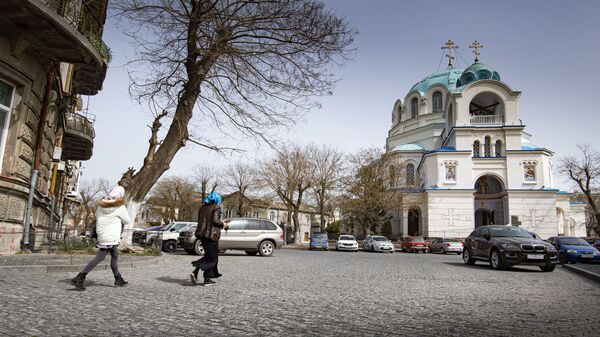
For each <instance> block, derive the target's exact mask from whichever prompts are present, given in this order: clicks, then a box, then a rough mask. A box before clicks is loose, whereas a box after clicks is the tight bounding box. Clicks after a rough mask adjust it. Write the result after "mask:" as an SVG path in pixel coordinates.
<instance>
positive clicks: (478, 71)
mask: <svg viewBox="0 0 600 337" xmlns="http://www.w3.org/2000/svg"><path fill="white" fill-rule="evenodd" d="M479 80H496V81H500V74H498V72H497V71H495V70H494V69H492V67H490V66H488V65H487V64H483V63H479V62H475V63H473V64H471V65H470V66H469V67H467V69H465V70H464V71H463V73H462V74H461V75H460V78H459V79H458V81H457V82H456V87H457V88H458V87H462V86H465V85H467V84H470V83H472V82H475V81H479Z"/></svg>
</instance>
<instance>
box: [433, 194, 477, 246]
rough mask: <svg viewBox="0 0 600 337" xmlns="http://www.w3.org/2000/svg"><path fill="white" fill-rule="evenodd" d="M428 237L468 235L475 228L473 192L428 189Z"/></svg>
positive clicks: (463, 236)
mask: <svg viewBox="0 0 600 337" xmlns="http://www.w3.org/2000/svg"><path fill="white" fill-rule="evenodd" d="M427 196H428V199H427V203H428V207H427V209H428V228H427V229H428V231H427V233H426V234H425V236H427V237H456V238H465V237H467V236H468V235H469V234H470V233H471V231H473V228H474V222H473V217H474V209H473V192H471V191H452V190H428V191H427Z"/></svg>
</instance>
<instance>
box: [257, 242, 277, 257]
mask: <svg viewBox="0 0 600 337" xmlns="http://www.w3.org/2000/svg"><path fill="white" fill-rule="evenodd" d="M274 250H275V245H273V242H271V241H268V240H265V241H263V242H261V243H260V246H258V252H259V253H260V255H261V256H271V255H273V251H274Z"/></svg>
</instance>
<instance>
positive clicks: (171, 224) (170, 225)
mask: <svg viewBox="0 0 600 337" xmlns="http://www.w3.org/2000/svg"><path fill="white" fill-rule="evenodd" d="M173 226H175V223H174V222H171V223H170V224H168V225H166V226H165V227H163V228H162V230H163V231H168V230H170V229H171V228H172V227H173Z"/></svg>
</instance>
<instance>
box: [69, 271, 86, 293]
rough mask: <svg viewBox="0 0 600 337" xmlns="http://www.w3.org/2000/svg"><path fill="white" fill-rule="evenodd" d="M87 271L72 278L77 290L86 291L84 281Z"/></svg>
mask: <svg viewBox="0 0 600 337" xmlns="http://www.w3.org/2000/svg"><path fill="white" fill-rule="evenodd" d="M86 275H87V273H79V274H77V276H75V277H74V278H73V279H72V280H71V284H73V285H74V286H75V289H76V290H77V291H84V290H85V287H84V286H83V282H84V281H85V276H86Z"/></svg>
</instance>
